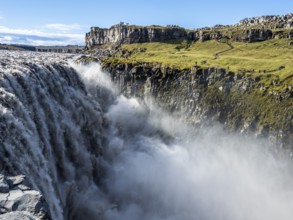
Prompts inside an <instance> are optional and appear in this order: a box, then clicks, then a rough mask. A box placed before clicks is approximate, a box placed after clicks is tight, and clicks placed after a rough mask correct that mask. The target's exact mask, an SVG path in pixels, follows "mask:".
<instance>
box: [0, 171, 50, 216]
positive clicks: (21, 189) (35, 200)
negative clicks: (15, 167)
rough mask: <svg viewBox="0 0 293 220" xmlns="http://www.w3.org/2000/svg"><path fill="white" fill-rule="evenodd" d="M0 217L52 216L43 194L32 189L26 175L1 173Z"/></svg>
mask: <svg viewBox="0 0 293 220" xmlns="http://www.w3.org/2000/svg"><path fill="white" fill-rule="evenodd" d="M0 219H3V220H4V219H6V220H9V219H11V220H12V219H41V220H48V219H51V218H50V212H49V207H48V204H47V203H46V201H45V199H44V197H43V195H42V194H41V193H40V192H39V191H37V190H34V189H32V186H31V185H30V184H29V182H28V181H27V179H26V177H25V176H23V175H19V176H4V175H2V174H0Z"/></svg>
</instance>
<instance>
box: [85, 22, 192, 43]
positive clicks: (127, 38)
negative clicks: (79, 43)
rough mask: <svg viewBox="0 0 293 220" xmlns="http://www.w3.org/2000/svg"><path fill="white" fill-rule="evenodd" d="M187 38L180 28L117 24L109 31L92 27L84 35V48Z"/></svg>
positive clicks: (183, 30) (184, 31) (185, 32)
mask: <svg viewBox="0 0 293 220" xmlns="http://www.w3.org/2000/svg"><path fill="white" fill-rule="evenodd" d="M181 38H187V31H186V30H185V29H183V28H180V27H160V26H148V27H141V26H128V25H124V24H117V25H114V26H112V27H111V28H109V29H106V28H99V27H92V28H91V31H90V32H89V33H87V34H86V38H85V41H86V47H87V48H92V47H94V46H98V45H104V44H122V43H145V42H162V41H169V40H177V39H181Z"/></svg>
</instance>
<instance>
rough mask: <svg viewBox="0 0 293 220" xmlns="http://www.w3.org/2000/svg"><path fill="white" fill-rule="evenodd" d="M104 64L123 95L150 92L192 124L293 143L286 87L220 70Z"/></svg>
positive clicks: (290, 94)
mask: <svg viewBox="0 0 293 220" xmlns="http://www.w3.org/2000/svg"><path fill="white" fill-rule="evenodd" d="M102 66H103V69H104V70H105V71H107V72H109V73H110V74H111V76H112V79H113V81H115V82H116V83H118V84H119V85H120V89H121V91H122V92H123V93H124V94H126V95H129V96H131V95H135V96H141V97H144V96H145V95H147V94H150V95H151V96H153V97H155V99H156V101H157V102H158V103H161V107H163V108H165V109H166V110H168V111H170V112H173V113H174V114H180V115H186V118H187V120H188V121H190V122H191V123H199V122H205V123H206V122H207V121H213V122H215V121H217V122H221V123H223V124H225V126H226V128H229V129H231V130H233V131H238V132H242V133H250V132H252V133H254V134H255V135H256V136H257V137H266V138H270V139H271V140H272V142H273V143H275V144H276V145H277V146H283V147H289V148H290V147H291V146H292V144H293V137H292V129H293V91H292V88H291V87H290V86H287V87H286V88H285V87H284V90H283V91H273V90H271V88H268V87H265V86H264V85H262V83H260V79H259V78H253V77H249V76H248V74H243V73H241V72H239V73H234V72H231V71H228V70H225V69H219V68H218V69H217V68H209V69H201V68H200V67H196V66H195V67H193V68H191V69H184V70H179V69H176V68H172V67H164V66H160V65H159V64H151V63H141V64H135V65H132V64H123V63H113V62H108V63H107V62H106V61H104V62H102ZM272 81H273V80H272ZM272 83H273V82H272Z"/></svg>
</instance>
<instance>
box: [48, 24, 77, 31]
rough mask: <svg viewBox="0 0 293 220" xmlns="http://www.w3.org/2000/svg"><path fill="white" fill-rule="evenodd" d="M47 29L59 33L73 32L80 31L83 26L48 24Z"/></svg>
mask: <svg viewBox="0 0 293 220" xmlns="http://www.w3.org/2000/svg"><path fill="white" fill-rule="evenodd" d="M45 28H48V29H51V30H57V31H72V30H80V29H81V26H80V25H79V24H46V25H45Z"/></svg>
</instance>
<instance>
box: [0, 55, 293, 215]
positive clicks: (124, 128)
mask: <svg viewBox="0 0 293 220" xmlns="http://www.w3.org/2000/svg"><path fill="white" fill-rule="evenodd" d="M0 57H1V60H0V67H1V69H0V74H1V75H0V87H1V88H0V89H1V90H0V117H1V119H0V128H1V133H0V138H1V151H0V160H1V169H2V170H1V172H3V173H8V174H25V175H26V176H27V177H28V178H29V180H30V181H31V183H32V184H33V185H34V187H35V188H36V189H39V190H40V191H41V192H42V193H43V194H44V197H45V198H46V200H47V202H48V204H49V206H50V211H51V215H52V218H53V219H105V220H116V219H120V220H121V219H125V220H126V219H127V220H137V219H141V220H144V219H145V220H159V219H170V220H178V219H184V220H191V219H192V220H194V219H198V220H199V219H201V220H214V219H226V220H242V219H243V220H247V219H250V220H261V219H266V220H276V219H278V220H289V219H290V220H291V219H292V218H293V175H292V166H291V163H292V161H290V158H287V156H286V155H284V154H282V152H276V151H274V149H271V148H270V146H269V144H268V142H266V141H265V140H261V141H255V140H253V139H252V138H250V139H249V137H240V136H237V135H233V134H227V133H226V132H225V131H223V129H222V128H221V126H219V125H218V126H214V127H212V128H201V129H200V130H196V131H195V129H194V128H192V127H191V126H188V125H186V124H185V123H184V121H183V120H182V121H181V119H178V118H176V119H175V118H172V116H171V115H168V114H167V113H166V112H164V111H161V110H160V109H159V108H158V107H157V106H156V104H155V102H153V101H152V99H151V97H147V98H146V99H145V100H139V99H136V98H126V97H124V96H123V95H119V93H118V91H117V90H116V89H115V86H114V85H113V84H112V83H111V80H110V79H109V78H108V77H107V75H106V74H104V73H102V72H101V71H100V70H99V66H98V65H88V66H84V65H76V64H68V63H67V62H66V60H67V59H68V58H66V57H62V56H57V55H52V54H51V55H44V54H38V53H35V54H33V53H29V54H28V53H4V52H1V53H0Z"/></svg>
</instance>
